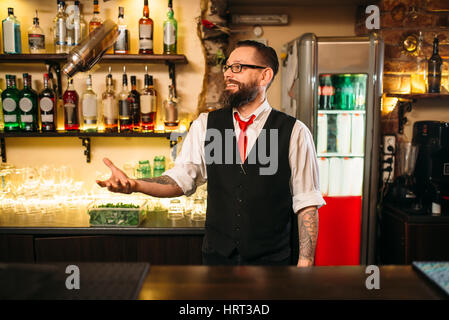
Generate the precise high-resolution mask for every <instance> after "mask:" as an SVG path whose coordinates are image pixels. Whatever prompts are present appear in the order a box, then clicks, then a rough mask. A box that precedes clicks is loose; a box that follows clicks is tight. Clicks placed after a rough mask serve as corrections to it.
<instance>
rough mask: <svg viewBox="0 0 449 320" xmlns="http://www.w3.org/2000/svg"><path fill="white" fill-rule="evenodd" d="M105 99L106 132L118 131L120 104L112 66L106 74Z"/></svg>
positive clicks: (104, 117)
mask: <svg viewBox="0 0 449 320" xmlns="http://www.w3.org/2000/svg"><path fill="white" fill-rule="evenodd" d="M102 101H103V119H104V131H105V132H117V131H118V129H117V119H118V105H117V100H116V98H115V92H114V86H113V80H112V74H111V67H109V74H108V75H107V76H106V91H105V92H103V95H102Z"/></svg>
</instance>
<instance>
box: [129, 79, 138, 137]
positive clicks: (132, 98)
mask: <svg viewBox="0 0 449 320" xmlns="http://www.w3.org/2000/svg"><path fill="white" fill-rule="evenodd" d="M128 101H129V104H130V108H131V113H132V119H133V131H136V132H138V131H140V93H139V91H137V83H136V76H131V91H130V93H129V97H128Z"/></svg>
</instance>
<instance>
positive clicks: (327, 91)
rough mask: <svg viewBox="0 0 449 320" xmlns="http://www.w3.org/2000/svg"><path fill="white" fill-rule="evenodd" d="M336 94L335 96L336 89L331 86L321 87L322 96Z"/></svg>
mask: <svg viewBox="0 0 449 320" xmlns="http://www.w3.org/2000/svg"><path fill="white" fill-rule="evenodd" d="M334 94H335V90H334V87H331V86H322V87H321V95H323V96H333V95H334Z"/></svg>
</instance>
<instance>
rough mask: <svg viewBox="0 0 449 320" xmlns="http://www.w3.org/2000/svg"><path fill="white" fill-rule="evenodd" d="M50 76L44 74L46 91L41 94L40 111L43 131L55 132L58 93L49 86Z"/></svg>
mask: <svg viewBox="0 0 449 320" xmlns="http://www.w3.org/2000/svg"><path fill="white" fill-rule="evenodd" d="M49 81H50V80H49V77H48V74H47V73H46V74H44V90H42V91H41V93H40V94H39V109H40V117H41V123H42V131H45V132H48V131H55V130H56V121H57V111H56V108H57V105H56V100H57V99H56V93H55V92H54V90H53V89H51V87H50V85H49Z"/></svg>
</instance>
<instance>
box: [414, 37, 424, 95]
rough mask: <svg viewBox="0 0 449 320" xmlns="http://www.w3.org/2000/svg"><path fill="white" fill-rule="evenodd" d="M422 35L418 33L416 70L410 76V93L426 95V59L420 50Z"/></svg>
mask: <svg viewBox="0 0 449 320" xmlns="http://www.w3.org/2000/svg"><path fill="white" fill-rule="evenodd" d="M422 44H423V35H422V32H421V31H420V32H419V38H418V49H417V50H416V70H415V72H413V73H412V74H411V92H412V93H426V92H427V85H426V80H427V79H426V78H427V57H426V55H425V54H424V51H423V49H422Z"/></svg>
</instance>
